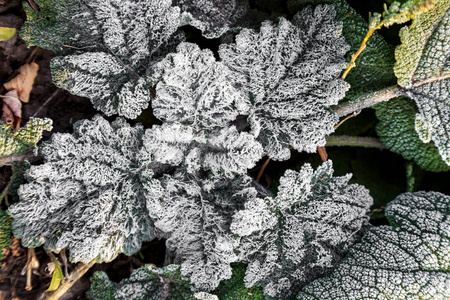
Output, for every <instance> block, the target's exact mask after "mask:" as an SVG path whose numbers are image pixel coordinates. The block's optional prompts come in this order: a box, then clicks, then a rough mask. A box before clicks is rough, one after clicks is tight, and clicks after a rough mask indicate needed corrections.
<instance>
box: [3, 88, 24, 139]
mask: <svg viewBox="0 0 450 300" xmlns="http://www.w3.org/2000/svg"><path fill="white" fill-rule="evenodd" d="M0 97H2V98H3V113H2V117H1V119H2V121H3V122H5V123H6V124H9V125H12V127H13V128H14V130H17V129H19V127H20V121H21V120H22V103H21V102H20V100H19V96H18V94H17V91H16V90H12V91H10V92H8V93H6V95H4V96H0Z"/></svg>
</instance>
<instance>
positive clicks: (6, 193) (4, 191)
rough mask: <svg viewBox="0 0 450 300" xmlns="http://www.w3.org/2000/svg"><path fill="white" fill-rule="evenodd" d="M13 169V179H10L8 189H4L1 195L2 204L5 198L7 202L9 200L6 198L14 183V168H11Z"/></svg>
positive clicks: (0, 201)
mask: <svg viewBox="0 0 450 300" xmlns="http://www.w3.org/2000/svg"><path fill="white" fill-rule="evenodd" d="M11 169H12V170H13V174H12V175H11V178H10V179H9V182H8V184H7V185H6V187H5V188H4V189H3V192H2V194H1V195H0V204H1V203H2V201H3V199H4V198H5V200H7V199H6V196H7V195H8V192H9V189H10V188H11V185H12V183H13V176H14V168H11ZM7 206H9V205H8V203H7Z"/></svg>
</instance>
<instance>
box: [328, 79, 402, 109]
mask: <svg viewBox="0 0 450 300" xmlns="http://www.w3.org/2000/svg"><path fill="white" fill-rule="evenodd" d="M401 95H403V90H402V88H401V87H400V86H398V85H395V86H391V87H388V88H386V89H383V90H380V91H376V92H372V93H368V94H365V95H362V96H360V97H358V98H356V99H355V100H353V101H349V102H346V103H343V104H341V105H337V106H335V107H333V111H334V112H335V113H336V114H337V115H338V117H344V116H346V115H348V114H351V113H354V112H357V111H359V110H362V109H364V108H367V107H371V106H373V105H375V104H377V103H380V102H384V101H388V100H390V99H392V98H396V97H399V96H401Z"/></svg>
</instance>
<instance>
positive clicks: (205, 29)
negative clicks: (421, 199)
mask: <svg viewBox="0 0 450 300" xmlns="http://www.w3.org/2000/svg"><path fill="white" fill-rule="evenodd" d="M173 4H174V5H176V6H179V7H180V8H181V11H182V17H183V22H184V23H185V24H189V25H192V26H194V27H197V28H198V29H200V30H201V31H202V34H203V35H204V36H205V37H207V38H217V37H220V36H221V35H222V34H223V33H225V32H226V31H228V30H230V29H238V28H241V27H248V26H249V25H254V24H255V23H259V21H260V20H261V19H262V18H263V14H262V13H258V12H256V11H255V10H251V9H250V5H249V1H248V0H226V1H224V0H196V1H194V0H173Z"/></svg>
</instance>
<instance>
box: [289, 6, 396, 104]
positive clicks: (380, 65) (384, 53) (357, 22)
mask: <svg viewBox="0 0 450 300" xmlns="http://www.w3.org/2000/svg"><path fill="white" fill-rule="evenodd" d="M310 4H312V5H317V4H332V5H334V7H335V9H336V18H337V19H338V20H339V21H341V22H342V24H343V26H342V35H343V36H344V37H345V41H346V42H347V43H348V44H349V45H350V50H349V51H348V52H347V54H346V55H345V59H346V61H347V62H350V59H351V55H352V54H354V53H356V51H358V49H359V47H360V46H361V43H362V41H363V39H364V37H365V36H366V34H367V30H368V26H369V25H368V24H367V22H366V21H365V20H364V18H363V17H362V16H361V15H360V14H358V13H357V12H356V11H355V10H354V9H353V8H352V7H351V6H350V5H349V4H348V3H347V1H346V0H288V8H289V11H290V12H291V13H296V12H298V11H299V10H300V9H302V8H303V7H305V6H307V5H310ZM394 64H395V58H394V48H393V47H392V46H390V45H389V44H388V43H386V41H385V40H384V39H383V37H382V36H381V35H380V34H378V33H377V32H375V33H374V34H373V35H372V36H371V37H370V39H369V40H368V41H367V44H366V48H365V49H364V51H363V52H362V53H361V54H360V55H359V56H358V59H357V60H356V67H355V68H354V69H352V71H351V72H350V73H349V74H348V75H347V77H346V78H345V81H347V82H348V83H350V86H351V87H350V90H349V91H348V92H347V93H346V95H345V96H346V98H349V99H354V98H356V97H357V96H359V95H361V94H363V93H368V92H372V91H377V90H380V89H383V88H385V87H388V86H392V85H394V84H395V83H396V77H395V74H394V70H393V67H394Z"/></svg>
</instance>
